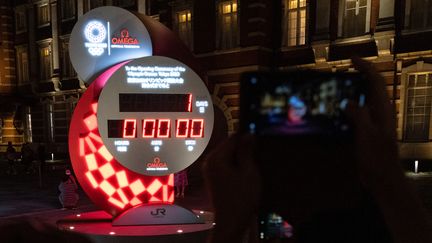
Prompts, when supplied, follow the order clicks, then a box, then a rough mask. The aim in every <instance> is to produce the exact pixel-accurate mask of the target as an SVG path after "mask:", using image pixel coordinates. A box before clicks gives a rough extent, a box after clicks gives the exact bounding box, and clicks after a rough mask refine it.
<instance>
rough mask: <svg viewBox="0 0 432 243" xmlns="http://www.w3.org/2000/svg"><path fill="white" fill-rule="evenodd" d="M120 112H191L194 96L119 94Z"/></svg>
mask: <svg viewBox="0 0 432 243" xmlns="http://www.w3.org/2000/svg"><path fill="white" fill-rule="evenodd" d="M119 108H120V112H191V111H192V94H142V93H141V94H140V93H131V94H119Z"/></svg>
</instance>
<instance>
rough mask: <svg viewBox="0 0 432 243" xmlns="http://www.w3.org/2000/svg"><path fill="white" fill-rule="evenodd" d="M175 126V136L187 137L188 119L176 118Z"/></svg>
mask: <svg viewBox="0 0 432 243" xmlns="http://www.w3.org/2000/svg"><path fill="white" fill-rule="evenodd" d="M176 127H177V130H176V137H178V138H187V136H188V133H189V119H178V120H177V126H176Z"/></svg>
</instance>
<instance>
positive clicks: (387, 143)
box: [347, 58, 432, 243]
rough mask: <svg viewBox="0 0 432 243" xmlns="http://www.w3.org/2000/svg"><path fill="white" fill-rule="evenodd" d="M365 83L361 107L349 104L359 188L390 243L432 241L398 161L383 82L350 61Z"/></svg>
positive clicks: (370, 69) (370, 68) (392, 115)
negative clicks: (377, 212) (363, 189)
mask: <svg viewBox="0 0 432 243" xmlns="http://www.w3.org/2000/svg"><path fill="white" fill-rule="evenodd" d="M353 64H354V67H355V68H356V69H357V70H359V71H360V72H361V73H363V74H364V75H365V78H366V81H367V82H368V83H367V85H368V89H367V91H368V93H367V102H366V106H365V107H359V106H358V105H357V104H355V103H351V104H349V106H348V109H347V115H348V117H349V118H350V119H351V121H352V122H353V124H354V126H355V153H356V154H355V155H356V163H357V168H358V174H359V176H360V180H361V182H362V183H363V185H364V186H365V187H366V188H367V189H368V190H369V191H370V192H371V193H372V196H373V197H374V199H375V200H376V202H377V204H378V206H379V208H380V210H381V213H382V215H383V216H384V220H385V222H386V223H387V227H388V229H389V231H390V233H391V235H392V236H393V240H394V242H409V243H412V242H422V243H423V242H424V243H426V242H432V234H431V233H432V228H431V222H430V219H429V218H428V214H427V213H426V211H425V209H424V207H423V205H422V203H421V202H420V200H419V198H418V196H417V195H416V193H415V192H414V190H413V188H412V187H411V185H410V184H409V183H408V182H407V180H406V178H405V176H404V172H403V169H402V166H401V164H400V161H399V156H398V147H397V143H396V141H397V140H396V128H395V125H396V119H395V112H394V108H393V107H392V106H391V104H390V100H389V97H388V95H387V92H386V87H385V82H384V79H383V77H382V76H381V75H379V74H378V72H377V71H376V69H375V68H374V67H373V66H372V64H371V63H369V62H366V61H363V60H361V59H359V58H353Z"/></svg>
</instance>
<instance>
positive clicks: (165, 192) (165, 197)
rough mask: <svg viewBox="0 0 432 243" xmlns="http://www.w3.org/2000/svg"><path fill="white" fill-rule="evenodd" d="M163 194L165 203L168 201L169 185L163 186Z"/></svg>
mask: <svg viewBox="0 0 432 243" xmlns="http://www.w3.org/2000/svg"><path fill="white" fill-rule="evenodd" d="M162 192H163V201H164V202H166V201H168V186H167V185H163V187H162Z"/></svg>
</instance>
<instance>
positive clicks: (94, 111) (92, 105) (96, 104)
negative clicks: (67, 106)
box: [91, 103, 98, 114]
mask: <svg viewBox="0 0 432 243" xmlns="http://www.w3.org/2000/svg"><path fill="white" fill-rule="evenodd" d="M97 106H98V103H93V104H91V108H92V111H93V113H95V114H96V113H97Z"/></svg>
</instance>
